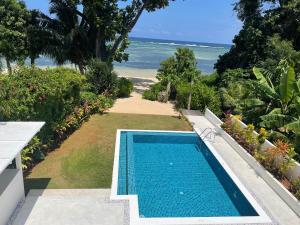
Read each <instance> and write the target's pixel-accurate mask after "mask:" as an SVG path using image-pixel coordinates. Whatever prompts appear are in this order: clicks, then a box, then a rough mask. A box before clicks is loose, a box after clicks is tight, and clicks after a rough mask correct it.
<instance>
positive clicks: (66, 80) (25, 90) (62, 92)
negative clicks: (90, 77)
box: [0, 67, 112, 170]
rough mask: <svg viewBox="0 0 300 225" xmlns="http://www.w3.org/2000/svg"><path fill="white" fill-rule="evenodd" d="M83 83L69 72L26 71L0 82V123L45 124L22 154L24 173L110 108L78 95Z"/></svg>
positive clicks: (104, 101) (95, 97)
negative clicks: (29, 122) (17, 121)
mask: <svg viewBox="0 0 300 225" xmlns="http://www.w3.org/2000/svg"><path fill="white" fill-rule="evenodd" d="M85 81H86V79H85V77H83V76H82V75H80V74H79V73H77V72H76V71H75V70H71V69H65V68H56V69H47V70H42V69H37V68H26V67H23V68H20V69H18V70H16V71H15V72H14V73H13V74H12V75H10V76H5V77H2V78H1V79H0V120H4V121H9V120H22V121H45V122H46V124H45V126H44V127H43V128H42V130H41V131H40V132H39V134H38V136H37V137H35V138H33V140H32V141H31V142H30V144H29V145H28V146H27V147H25V148H24V150H23V151H22V161H23V168H24V170H29V169H30V168H31V167H32V166H33V165H35V163H37V162H39V161H40V160H42V159H44V157H45V155H46V154H47V152H48V151H49V150H51V149H53V148H55V147H56V146H57V145H59V144H60V143H61V141H62V140H64V139H65V138H66V137H68V135H69V134H70V133H72V132H73V131H74V130H76V129H77V128H78V127H79V126H80V125H81V124H82V122H83V121H84V120H86V119H87V118H88V117H89V116H90V115H91V114H92V113H96V112H103V111H104V110H105V109H107V108H108V107H110V106H111V105H112V100H111V99H109V98H107V97H105V96H98V95H96V94H94V93H91V92H80V91H81V88H82V87H83V86H84V85H85Z"/></svg>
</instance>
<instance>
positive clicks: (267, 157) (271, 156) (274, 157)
mask: <svg viewBox="0 0 300 225" xmlns="http://www.w3.org/2000/svg"><path fill="white" fill-rule="evenodd" d="M275 146H276V147H272V148H268V149H266V150H264V151H257V152H256V153H255V155H254V156H255V158H256V159H257V160H259V161H260V162H261V163H262V165H263V166H264V167H265V168H266V169H267V170H269V171H270V172H272V173H273V174H274V175H275V176H276V177H279V178H283V177H284V173H285V172H287V170H288V169H289V168H291V167H293V166H294V164H295V162H294V160H293V158H294V156H295V155H296V153H295V151H294V148H293V147H291V145H290V144H289V143H287V142H284V141H281V140H278V141H277V142H275Z"/></svg>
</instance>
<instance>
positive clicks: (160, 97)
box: [157, 91, 169, 103]
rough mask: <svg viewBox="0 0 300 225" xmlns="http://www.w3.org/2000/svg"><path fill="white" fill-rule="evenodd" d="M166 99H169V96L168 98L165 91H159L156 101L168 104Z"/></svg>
mask: <svg viewBox="0 0 300 225" xmlns="http://www.w3.org/2000/svg"><path fill="white" fill-rule="evenodd" d="M168 98H169V96H168V93H167V92H166V91H161V92H159V93H158V95H157V100H158V101H159V102H164V103H166V102H168Z"/></svg>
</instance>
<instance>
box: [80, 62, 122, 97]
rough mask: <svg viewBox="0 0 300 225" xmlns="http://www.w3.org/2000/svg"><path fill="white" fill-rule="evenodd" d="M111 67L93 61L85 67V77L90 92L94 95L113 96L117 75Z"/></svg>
mask: <svg viewBox="0 0 300 225" xmlns="http://www.w3.org/2000/svg"><path fill="white" fill-rule="evenodd" d="M112 70H113V66H112V65H110V64H108V63H105V62H101V61H100V60H98V59H93V60H91V61H90V63H89V65H88V66H87V72H86V77H87V80H88V82H89V83H90V85H91V90H92V91H93V92H95V93H96V94H105V95H108V94H110V95H115V94H116V93H115V92H116V88H117V74H116V73H114V72H113V71H112Z"/></svg>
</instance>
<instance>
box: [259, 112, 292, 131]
mask: <svg viewBox="0 0 300 225" xmlns="http://www.w3.org/2000/svg"><path fill="white" fill-rule="evenodd" d="M260 119H261V120H262V122H261V123H260V125H261V126H263V127H266V128H270V129H278V128H281V127H284V126H285V125H286V124H287V123H290V122H291V121H293V120H294V117H292V116H288V115H283V114H275V113H269V114H268V115H264V116H261V117H260Z"/></svg>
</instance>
